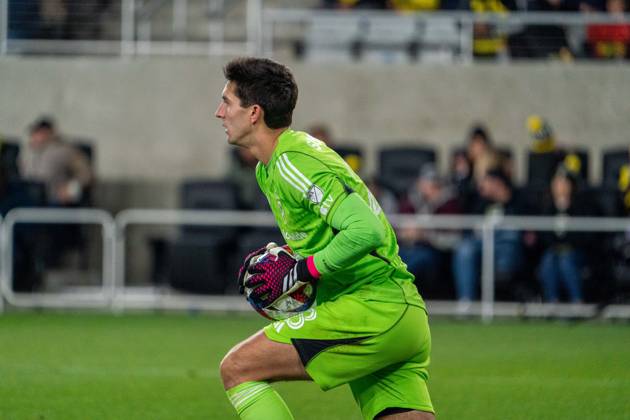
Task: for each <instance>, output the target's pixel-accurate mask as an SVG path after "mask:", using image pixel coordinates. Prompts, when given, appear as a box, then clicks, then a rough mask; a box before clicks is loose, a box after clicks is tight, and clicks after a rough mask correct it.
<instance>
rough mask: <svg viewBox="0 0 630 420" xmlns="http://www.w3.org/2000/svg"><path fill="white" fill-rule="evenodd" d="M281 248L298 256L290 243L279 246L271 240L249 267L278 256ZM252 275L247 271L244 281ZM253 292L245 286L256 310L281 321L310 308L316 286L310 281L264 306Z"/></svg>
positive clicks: (313, 300) (249, 300)
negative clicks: (254, 296)
mask: <svg viewBox="0 0 630 420" xmlns="http://www.w3.org/2000/svg"><path fill="white" fill-rule="evenodd" d="M281 250H284V251H287V252H288V253H289V254H291V255H292V256H293V257H294V258H296V256H295V254H294V253H293V251H292V250H291V248H289V246H288V245H285V246H278V245H277V244H275V243H273V242H271V243H269V244H268V245H267V251H265V252H264V253H262V254H261V255H259V256H257V257H254V258H252V259H251V261H250V263H249V267H251V266H253V265H254V264H256V263H259V262H262V261H264V260H265V259H269V258H272V259H275V258H278V252H279V251H281ZM296 259H297V258H296ZM249 267H248V268H249ZM251 276H252V274H250V273H249V272H246V273H245V278H244V281H243V283H247V280H248V279H249V278H250V277H251ZM251 292H252V289H251V288H249V287H247V286H245V297H246V298H247V301H248V302H249V304H250V305H252V307H253V308H254V309H255V310H256V312H258V313H259V314H261V315H262V316H264V317H265V318H268V319H271V320H272V321H280V320H282V319H286V318H289V317H291V316H293V315H295V314H298V313H300V312H303V311H305V310H307V309H308V308H310V307H311V306H312V305H313V303H314V302H315V295H316V288H315V286H313V285H312V284H310V283H308V284H305V285H304V286H302V287H300V288H299V289H297V290H295V291H293V292H292V293H290V294H288V295H282V296H280V297H279V298H278V299H276V300H275V301H273V302H272V303H271V304H270V305H268V306H264V307H263V306H262V305H261V304H260V302H257V301H256V300H254V299H252V297H250V295H251Z"/></svg>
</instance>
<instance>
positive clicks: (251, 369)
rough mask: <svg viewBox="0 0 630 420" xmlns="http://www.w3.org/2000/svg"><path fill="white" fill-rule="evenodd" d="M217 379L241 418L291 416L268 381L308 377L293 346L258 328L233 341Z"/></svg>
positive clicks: (304, 378) (287, 418)
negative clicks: (243, 339)
mask: <svg viewBox="0 0 630 420" xmlns="http://www.w3.org/2000/svg"><path fill="white" fill-rule="evenodd" d="M221 378H222V380H223V386H224V387H225V390H226V392H227V394H228V397H229V399H230V402H231V403H232V405H233V406H234V408H235V409H236V411H237V412H238V414H239V416H240V417H241V418H242V419H262V418H273V419H278V420H285V419H286V420H289V419H293V416H292V415H291V412H290V411H289V409H288V407H287V406H286V404H285V403H284V401H283V400H282V398H281V397H280V395H279V394H278V393H277V392H276V391H275V390H274V389H273V388H271V386H269V383H268V382H269V381H277V380H310V377H309V376H308V374H307V373H306V371H305V370H304V366H302V362H301V361H300V358H299V356H298V354H297V351H296V350H295V348H294V347H293V346H292V345H290V344H283V343H277V342H274V341H271V340H269V339H268V338H267V337H266V336H265V334H264V333H263V332H262V331H259V332H257V333H256V334H254V335H253V336H251V337H250V338H248V339H247V340H245V341H243V342H241V343H239V344H237V345H236V346H234V347H233V348H232V350H230V351H229V352H228V354H227V355H226V356H225V357H224V358H223V360H222V361H221Z"/></svg>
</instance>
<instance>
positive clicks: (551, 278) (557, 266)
mask: <svg viewBox="0 0 630 420" xmlns="http://www.w3.org/2000/svg"><path fill="white" fill-rule="evenodd" d="M582 261H583V258H582V255H581V254H580V252H579V251H577V250H573V249H567V250H562V251H557V250H555V249H553V248H550V249H548V250H546V251H545V253H544V254H543V257H542V260H541V262H540V267H539V277H540V283H541V285H542V289H543V296H544V298H545V300H546V301H548V302H557V301H558V289H559V286H560V284H562V285H563V286H564V287H565V288H566V290H567V293H568V295H569V300H570V301H571V302H580V301H582V276H581V274H580V270H581V268H582Z"/></svg>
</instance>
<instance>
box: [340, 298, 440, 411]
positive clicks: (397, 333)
mask: <svg viewBox="0 0 630 420" xmlns="http://www.w3.org/2000/svg"><path fill="white" fill-rule="evenodd" d="M418 333H419V334H418ZM414 334H418V338H419V339H420V341H421V342H420V343H418V344H417V342H414V341H409V340H406V339H405V337H404V335H414ZM384 336H385V338H386V339H387V342H386V343H385V344H384V346H383V349H382V350H381V351H382V353H384V354H388V353H389V354H393V355H396V354H398V350H396V347H397V345H396V343H403V345H404V346H414V347H415V348H416V351H415V352H414V354H413V355H412V356H411V357H409V358H407V359H406V360H403V361H400V362H397V363H393V364H390V365H388V366H386V367H384V368H382V369H379V370H377V371H374V372H372V373H369V374H367V375H365V376H363V377H361V378H358V379H356V380H354V381H352V382H350V388H351V389H352V394H353V395H354V398H355V400H356V401H357V403H358V404H359V406H360V408H361V412H362V414H363V417H364V418H366V419H372V418H374V417H375V416H376V415H377V414H379V413H381V412H383V410H386V409H388V408H406V409H412V410H419V411H425V412H430V413H433V411H434V410H433V405H432V403H431V397H430V395H429V390H428V388H427V381H428V379H429V374H428V371H427V368H428V365H429V361H430V352H431V337H430V333H429V327H428V322H427V317H426V313H425V312H424V311H423V310H422V309H420V308H415V307H410V308H409V310H408V311H407V312H406V313H405V316H404V317H403V318H402V319H401V320H400V322H399V323H397V325H396V326H394V327H393V328H392V329H391V330H390V331H388V332H387V333H385V334H384ZM388 336H389V337H388Z"/></svg>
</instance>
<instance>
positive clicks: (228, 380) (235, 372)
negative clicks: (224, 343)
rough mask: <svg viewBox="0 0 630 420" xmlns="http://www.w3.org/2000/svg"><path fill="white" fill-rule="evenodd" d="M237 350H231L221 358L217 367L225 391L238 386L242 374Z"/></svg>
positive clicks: (241, 363) (241, 362)
mask: <svg viewBox="0 0 630 420" xmlns="http://www.w3.org/2000/svg"><path fill="white" fill-rule="evenodd" d="M241 359H242V357H241V355H240V354H239V351H238V349H236V348H233V349H232V350H230V351H229V352H228V354H226V355H225V357H223V360H221V364H220V366H219V371H220V373H221V380H222V381H223V386H224V387H225V389H230V388H233V387H235V386H236V385H238V384H240V382H239V381H240V378H241V374H242V373H243V361H242V360H241Z"/></svg>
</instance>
